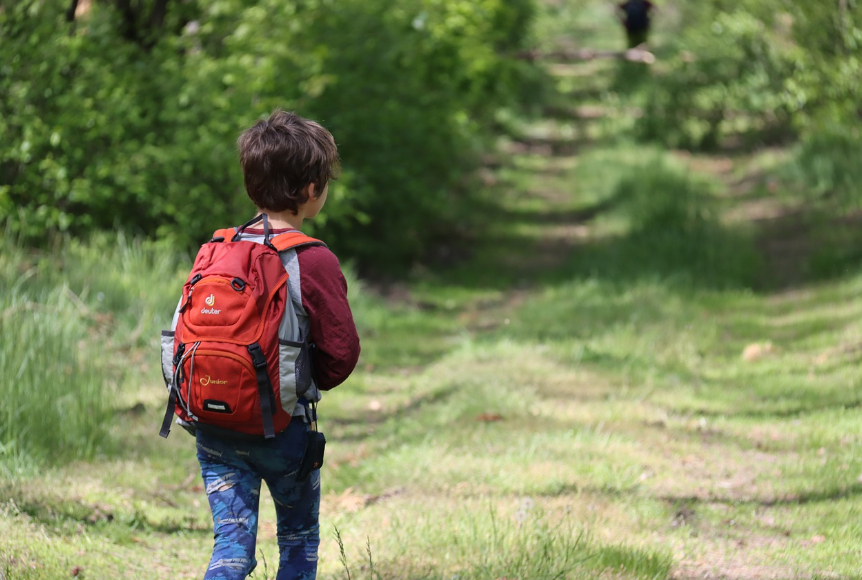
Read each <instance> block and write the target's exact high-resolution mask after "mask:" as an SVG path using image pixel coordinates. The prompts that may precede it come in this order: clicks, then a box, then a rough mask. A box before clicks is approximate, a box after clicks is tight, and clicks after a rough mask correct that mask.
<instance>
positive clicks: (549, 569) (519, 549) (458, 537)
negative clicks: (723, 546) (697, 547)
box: [322, 496, 670, 580]
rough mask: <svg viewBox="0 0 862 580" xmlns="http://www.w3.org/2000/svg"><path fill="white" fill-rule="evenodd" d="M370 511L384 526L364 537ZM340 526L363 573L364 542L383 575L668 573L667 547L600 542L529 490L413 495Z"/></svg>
mask: <svg viewBox="0 0 862 580" xmlns="http://www.w3.org/2000/svg"><path fill="white" fill-rule="evenodd" d="M369 516H370V517H381V516H383V517H384V525H383V528H382V529H377V530H374V533H373V534H371V535H369V536H366V537H362V535H361V533H362V532H361V531H360V530H361V529H362V528H363V527H364V526H362V524H361V522H363V521H364V520H365V519H366V518H367V517H369ZM336 525H337V526H338V529H339V531H340V533H341V534H342V536H343V543H344V546H345V555H346V556H347V558H346V562H347V565H348V567H349V566H350V565H353V566H354V576H355V577H358V578H361V577H362V576H363V573H365V574H367V572H368V566H365V565H363V562H367V560H368V558H367V555H366V554H365V548H366V541H367V543H368V545H370V546H371V551H372V554H373V555H374V557H375V560H376V570H377V572H378V573H379V574H380V577H381V578H404V577H410V578H439V579H444V578H453V577H457V578H464V579H482V580H485V579H487V580H493V579H496V578H501V577H517V578H561V579H562V578H567V579H576V578H577V579H579V578H596V577H614V578H664V577H666V575H667V572H668V570H669V568H670V557H669V555H668V554H667V553H665V552H663V551H660V550H651V549H646V548H642V547H635V546H627V545H625V544H619V543H617V544H610V545H608V544H603V543H600V542H597V541H595V540H594V539H593V538H592V537H591V536H590V533H589V532H588V531H586V530H585V528H584V526H583V525H581V524H580V523H579V522H578V521H576V520H575V518H574V515H573V513H572V512H571V510H568V509H566V510H563V511H560V512H556V511H547V510H546V509H545V508H544V507H542V506H541V505H540V502H537V501H535V500H533V499H532V498H530V497H521V498H513V499H512V500H511V501H507V502H505V503H503V502H499V501H494V500H491V499H490V498H489V499H466V498H457V497H454V498H447V497H445V496H441V497H439V498H438V500H437V501H435V502H434V503H433V504H428V503H423V502H416V501H415V500H412V499H409V498H408V499H407V500H404V501H398V500H396V501H393V502H387V504H386V506H385V507H381V508H376V507H375V508H372V511H371V512H369V513H365V514H357V515H356V516H351V515H341V516H338V523H337V524H336ZM327 548H328V549H327V550H325V552H324V554H323V557H322V561H323V562H324V565H325V569H326V571H327V572H330V571H331V570H333V568H334V567H335V565H334V564H333V563H332V560H333V559H334V558H333V551H334V550H333V549H332V546H331V545H328V546H327ZM324 577H335V574H333V575H332V576H330V575H329V574H328V573H327V574H325V575H324Z"/></svg>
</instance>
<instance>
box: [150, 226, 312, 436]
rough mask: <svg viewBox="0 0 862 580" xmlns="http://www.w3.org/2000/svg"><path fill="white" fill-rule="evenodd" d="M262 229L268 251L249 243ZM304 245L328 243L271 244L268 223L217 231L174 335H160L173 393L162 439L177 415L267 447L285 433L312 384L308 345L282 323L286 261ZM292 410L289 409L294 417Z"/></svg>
mask: <svg viewBox="0 0 862 580" xmlns="http://www.w3.org/2000/svg"><path fill="white" fill-rule="evenodd" d="M261 220H262V221H263V228H264V235H263V243H258V242H254V241H246V240H242V239H241V236H242V234H243V231H244V230H245V229H246V228H247V227H248V226H250V225H252V224H255V223H257V222H258V221H261ZM305 245H323V242H321V241H319V240H315V239H314V238H310V237H308V236H306V235H304V234H302V233H300V232H288V233H285V234H281V235H278V236H274V237H272V238H271V239H270V231H269V224H268V220H267V218H266V215H265V214H261V215H259V216H257V217H256V218H255V219H253V220H251V221H250V222H248V223H246V224H245V225H243V226H241V227H239V228H235V229H233V228H232V229H227V230H218V231H217V232H216V233H215V234H214V235H213V238H212V239H211V240H210V241H209V242H207V243H206V244H204V245H203V246H202V247H201V249H200V251H199V252H198V254H197V257H196V258H195V263H194V267H193V268H192V271H191V273H190V274H189V278H188V281H187V282H186V283H185V285H184V286H183V294H182V299H181V301H180V306H179V307H178V310H177V315H175V316H174V324H173V326H174V328H173V329H172V330H170V331H163V332H162V372H163V374H164V379H165V384H166V385H167V387H168V390H169V393H170V396H169V400H168V405H167V409H166V410H165V416H164V420H163V421H162V428H161V431H160V432H159V434H160V435H161V436H162V437H167V436H168V434H169V433H170V427H171V419H172V418H173V415H174V414H176V415H177V416H178V417H179V418H180V420H181V422H185V423H188V424H191V425H192V426H194V427H196V428H201V429H203V430H207V429H208V430H210V431H215V432H219V433H223V432H225V431H226V433H224V434H226V435H230V434H232V433H245V434H247V435H261V436H264V437H266V438H267V439H269V438H272V437H274V436H275V434H276V433H278V432H280V431H283V430H284V429H286V428H287V426H288V424H289V423H290V418H291V415H290V413H291V412H292V411H293V406H292V404H293V403H295V402H296V401H297V399H298V397H300V396H302V393H303V392H304V391H305V390H306V389H308V388H309V387H310V386H311V382H312V380H311V361H310V359H309V348H308V344H307V343H306V342H304V341H297V340H296V338H298V337H297V336H289V334H290V330H287V331H285V325H284V324H283V323H282V321H283V319H284V317H285V311H286V309H287V308H290V297H289V296H288V287H287V278H288V274H287V271H286V270H285V267H284V264H283V263H282V261H281V258H280V257H279V252H281V251H284V250H288V249H290V248H296V247H299V246H305ZM288 326H289V325H288ZM285 333H287V334H288V335H287V336H286V335H285ZM290 339H294V340H290ZM282 389H285V393H282V392H281V391H282ZM288 390H290V391H291V392H290V393H288V392H287V391H288ZM285 400H287V401H289V402H290V403H291V404H289V405H287V406H288V407H289V408H287V409H286V408H285V403H284V401H285Z"/></svg>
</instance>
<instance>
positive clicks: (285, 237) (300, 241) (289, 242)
mask: <svg viewBox="0 0 862 580" xmlns="http://www.w3.org/2000/svg"><path fill="white" fill-rule="evenodd" d="M270 242H272V245H273V246H275V249H276V250H278V251H279V252H283V251H285V250H290V249H291V248H298V247H300V246H323V247H326V244H324V243H323V242H321V241H320V240H318V239H315V238H311V237H309V236H306V235H305V234H303V233H302V232H285V233H283V234H278V235H277V236H275V237H274V238H272V239H271V240H270Z"/></svg>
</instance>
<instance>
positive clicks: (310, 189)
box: [305, 183, 320, 199]
mask: <svg viewBox="0 0 862 580" xmlns="http://www.w3.org/2000/svg"><path fill="white" fill-rule="evenodd" d="M305 193H307V194H308V199H317V198H318V197H320V192H319V191H317V185H316V184H315V183H309V184H308V185H307V186H305Z"/></svg>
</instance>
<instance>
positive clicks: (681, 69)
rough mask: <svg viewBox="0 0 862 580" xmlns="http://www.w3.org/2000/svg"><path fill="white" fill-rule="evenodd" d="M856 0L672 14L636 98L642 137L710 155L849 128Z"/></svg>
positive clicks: (762, 0) (760, 1) (857, 57)
mask: <svg viewBox="0 0 862 580" xmlns="http://www.w3.org/2000/svg"><path fill="white" fill-rule="evenodd" d="M858 8H859V5H858V1H856V0H847V1H846V2H807V1H804V0H787V1H785V0H742V1H740V2H727V1H725V0H712V1H707V2H697V3H691V4H686V5H683V6H682V10H681V12H682V16H681V18H680V19H679V22H678V23H677V26H678V30H677V32H678V34H677V35H676V36H675V37H674V39H673V40H672V41H671V42H670V43H669V46H666V47H661V48H660V51H659V52H660V59H659V61H658V62H657V64H656V65H655V67H654V71H655V73H654V75H653V77H652V79H651V81H650V83H649V84H648V85H646V87H647V88H646V89H645V90H644V92H643V94H642V98H643V100H644V115H643V116H642V117H641V119H640V121H639V123H638V130H639V133H640V135H641V136H642V137H643V138H646V139H649V140H655V141H659V142H662V143H665V144H668V145H672V146H682V147H706V148H710V147H715V146H717V145H719V144H721V143H722V142H723V140H724V139H725V138H726V137H728V136H730V135H743V136H748V137H750V138H751V139H750V143H752V144H757V143H762V142H763V141H776V140H784V139H787V138H791V137H795V136H796V135H798V134H801V135H803V136H806V135H811V134H812V133H816V132H817V131H819V130H821V128H822V127H824V126H829V125H845V126H848V125H850V124H853V123H856V122H858V113H859V102H860V99H862V84H860V83H859V82H858V79H859V78H860V75H862V27H860V24H862V23H860V22H859V20H858V14H859V10H858Z"/></svg>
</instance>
